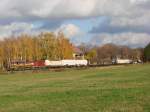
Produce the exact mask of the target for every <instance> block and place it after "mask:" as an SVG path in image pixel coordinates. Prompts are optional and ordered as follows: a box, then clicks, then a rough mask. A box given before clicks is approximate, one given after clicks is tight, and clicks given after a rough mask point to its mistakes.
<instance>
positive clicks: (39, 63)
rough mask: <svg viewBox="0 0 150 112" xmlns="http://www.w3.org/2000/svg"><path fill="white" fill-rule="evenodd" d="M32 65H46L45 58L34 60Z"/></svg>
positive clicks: (37, 66)
mask: <svg viewBox="0 0 150 112" xmlns="http://www.w3.org/2000/svg"><path fill="white" fill-rule="evenodd" d="M32 67H34V68H39V67H45V61H44V60H38V61H34V62H33V66H32Z"/></svg>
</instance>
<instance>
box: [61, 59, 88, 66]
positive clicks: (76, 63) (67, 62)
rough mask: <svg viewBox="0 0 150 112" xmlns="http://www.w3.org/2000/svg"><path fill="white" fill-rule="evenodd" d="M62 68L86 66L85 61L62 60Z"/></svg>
mask: <svg viewBox="0 0 150 112" xmlns="http://www.w3.org/2000/svg"><path fill="white" fill-rule="evenodd" d="M62 64H63V66H87V65H88V61H87V60H62Z"/></svg>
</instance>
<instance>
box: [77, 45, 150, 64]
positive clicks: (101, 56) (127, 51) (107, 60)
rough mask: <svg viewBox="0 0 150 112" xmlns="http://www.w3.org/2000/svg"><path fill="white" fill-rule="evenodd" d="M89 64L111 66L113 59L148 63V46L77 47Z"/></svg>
mask: <svg viewBox="0 0 150 112" xmlns="http://www.w3.org/2000/svg"><path fill="white" fill-rule="evenodd" d="M78 47H79V48H80V49H81V50H82V51H83V52H84V54H85V57H86V59H88V60H89V62H90V63H91V64H111V63H112V60H113V59H116V58H120V59H130V60H133V61H134V62H138V61H142V62H146V61H150V44H149V45H148V46H146V47H145V48H130V47H128V46H119V45H114V44H105V45H103V46H90V45H86V44H81V45H80V46H78Z"/></svg>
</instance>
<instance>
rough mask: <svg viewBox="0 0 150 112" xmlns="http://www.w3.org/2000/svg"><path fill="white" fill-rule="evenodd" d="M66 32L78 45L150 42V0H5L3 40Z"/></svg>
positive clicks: (0, 21) (0, 15)
mask: <svg viewBox="0 0 150 112" xmlns="http://www.w3.org/2000/svg"><path fill="white" fill-rule="evenodd" d="M49 31H52V32H56V33H57V32H59V31H62V32H64V34H65V35H66V37H67V38H69V39H70V40H71V42H72V43H74V44H77V45H78V44H80V43H88V44H92V45H98V46H101V45H104V44H107V43H113V44H117V45H126V46H129V47H133V48H136V47H145V46H146V45H147V44H148V43H149V42H150V0H1V3H0V39H4V38H6V37H9V36H11V35H19V34H22V33H28V34H31V35H37V34H39V33H40V32H49Z"/></svg>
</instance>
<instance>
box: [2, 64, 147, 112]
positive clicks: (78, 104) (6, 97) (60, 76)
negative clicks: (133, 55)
mask: <svg viewBox="0 0 150 112" xmlns="http://www.w3.org/2000/svg"><path fill="white" fill-rule="evenodd" d="M0 112H150V64H145V65H130V66H116V67H106V68H90V69H84V70H65V71H62V72H43V73H31V72H26V73H14V74H1V75H0Z"/></svg>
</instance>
